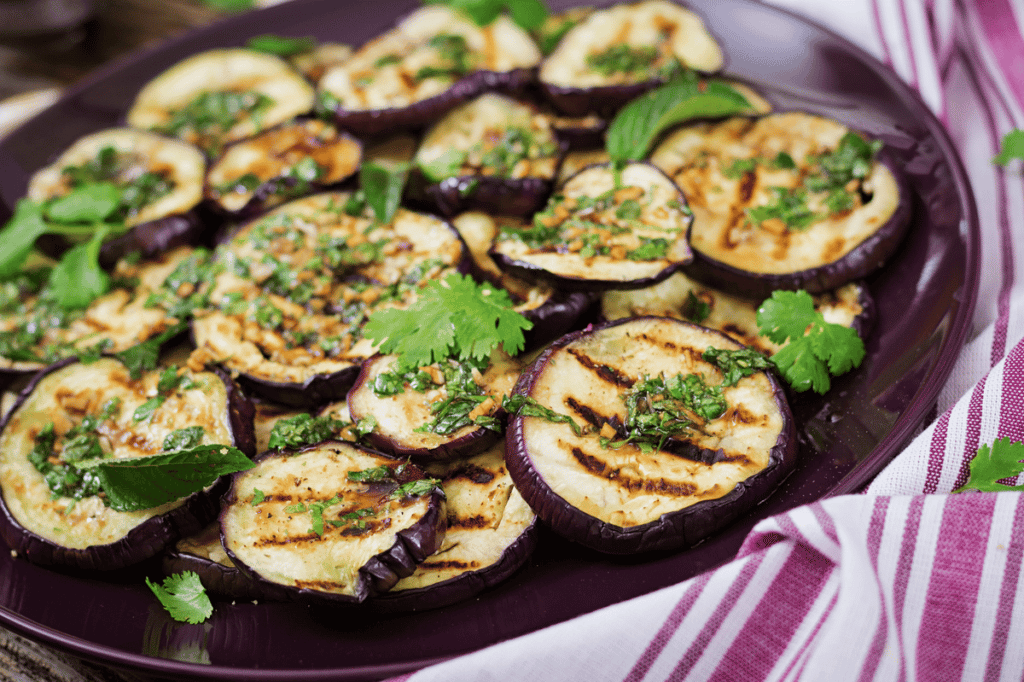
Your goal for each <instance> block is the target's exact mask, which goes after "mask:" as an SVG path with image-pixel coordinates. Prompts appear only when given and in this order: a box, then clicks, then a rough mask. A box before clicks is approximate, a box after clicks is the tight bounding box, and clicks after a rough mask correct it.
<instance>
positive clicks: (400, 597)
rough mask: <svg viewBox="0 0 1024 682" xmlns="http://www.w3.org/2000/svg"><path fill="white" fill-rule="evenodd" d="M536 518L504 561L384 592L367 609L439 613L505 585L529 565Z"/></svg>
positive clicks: (370, 600)
mask: <svg viewBox="0 0 1024 682" xmlns="http://www.w3.org/2000/svg"><path fill="white" fill-rule="evenodd" d="M538 527H539V526H538V522H537V519H536V517H535V518H534V520H533V523H532V524H531V525H530V527H529V528H528V529H526V531H524V532H523V533H521V534H520V535H519V537H518V538H516V540H515V542H513V543H512V544H511V545H509V546H508V547H506V548H505V551H504V552H503V553H502V555H501V559H500V560H499V561H497V562H496V563H493V564H491V565H490V566H488V567H486V568H483V569H480V570H478V571H471V572H468V573H463V574H462V575H459V576H457V577H455V578H451V579H449V580H445V581H444V582H441V583H436V584H434V585H428V586H427V587H419V588H416V589H411V590H402V591H400V592H385V593H384V594H381V595H379V596H377V597H374V598H372V599H367V600H366V602H365V604H366V606H367V607H368V608H371V609H373V610H374V611H377V612H380V613H408V612H411V611H426V610H428V609H439V608H441V607H443V606H449V605H450V604H455V603H457V602H461V601H465V600H467V599H470V598H472V597H474V596H476V595H478V594H480V593H481V592H483V591H484V590H486V589H489V588H491V587H494V586H495V585H497V584H499V583H501V582H504V581H505V580H506V579H508V578H509V577H510V576H511V575H512V574H513V573H515V572H516V571H518V570H519V569H520V568H521V567H522V566H523V564H525V563H526V561H527V559H529V557H530V555H532V554H533V550H534V549H535V548H536V546H537V533H538Z"/></svg>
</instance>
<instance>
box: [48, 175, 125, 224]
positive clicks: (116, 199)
mask: <svg viewBox="0 0 1024 682" xmlns="http://www.w3.org/2000/svg"><path fill="white" fill-rule="evenodd" d="M121 195H122V191H121V190H120V189H119V188H118V187H117V185H115V184H114V183H112V182H90V183H88V184H85V185H80V186H78V187H75V188H74V189H72V190H71V191H70V192H68V193H67V194H64V195H63V196H60V197H57V198H56V199H54V200H53V201H51V202H50V203H49V204H47V206H46V217H47V218H49V219H50V220H52V221H55V222H58V223H102V222H103V221H105V220H106V219H107V218H109V217H110V215H111V214H112V213H113V212H114V211H115V210H116V209H117V207H118V206H119V205H120V204H121Z"/></svg>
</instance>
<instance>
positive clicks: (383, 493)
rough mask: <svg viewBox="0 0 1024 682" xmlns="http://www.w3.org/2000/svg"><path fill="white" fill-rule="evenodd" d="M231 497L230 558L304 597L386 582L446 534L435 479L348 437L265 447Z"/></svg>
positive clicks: (328, 599) (225, 531) (353, 594)
mask: <svg viewBox="0 0 1024 682" xmlns="http://www.w3.org/2000/svg"><path fill="white" fill-rule="evenodd" d="M364 481H365V482H364ZM224 503H225V507H224V511H223V512H222V513H221V517H220V525H221V538H222V542H223V543H224V547H225V549H226V550H227V553H228V557H229V558H230V559H231V561H232V562H233V563H234V564H235V565H236V566H237V567H238V568H239V570H241V571H242V572H243V573H245V574H247V575H249V576H252V577H258V578H262V579H264V580H267V581H270V582H272V583H274V584H278V585H283V586H285V588H287V591H288V593H289V594H290V595H291V596H292V597H293V598H296V599H299V600H305V601H315V602H325V603H356V602H361V601H363V600H365V599H366V598H367V597H368V596H371V595H373V594H377V593H380V592H385V591H387V590H389V589H391V587H393V586H394V584H395V583H396V582H398V580H399V578H403V577H406V576H408V575H411V574H412V572H413V571H414V570H415V568H416V566H417V564H419V563H421V562H422V561H423V560H424V559H426V558H427V557H428V556H429V555H431V554H433V553H434V552H435V551H437V549H438V548H439V547H440V546H441V543H442V542H443V540H444V534H445V519H446V511H445V504H444V494H443V493H442V492H441V490H440V488H439V487H438V482H437V481H434V480H432V479H428V478H425V477H424V475H423V472H422V471H421V470H419V469H418V468H417V467H415V466H413V465H408V464H405V465H403V464H402V463H401V462H400V461H398V460H394V459H391V458H390V457H386V456H384V455H382V454H379V453H375V452H373V451H371V450H366V449H363V448H360V447H358V446H356V445H353V444H351V443H344V442H327V443H321V444H319V445H314V446H312V447H309V448H305V449H302V450H299V451H298V452H285V453H281V454H271V453H267V454H264V455H262V456H261V457H259V458H258V459H257V462H256V466H255V467H254V468H252V469H250V470H249V471H245V472H240V473H239V474H238V475H236V476H235V478H234V481H233V484H232V487H231V490H230V491H229V493H228V495H227V496H226V497H225V500H224Z"/></svg>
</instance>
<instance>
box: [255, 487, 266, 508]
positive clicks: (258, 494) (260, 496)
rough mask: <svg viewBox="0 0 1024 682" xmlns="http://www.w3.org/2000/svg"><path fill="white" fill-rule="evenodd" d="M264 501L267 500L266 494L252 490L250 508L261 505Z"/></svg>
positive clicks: (257, 489) (258, 490) (256, 489)
mask: <svg viewBox="0 0 1024 682" xmlns="http://www.w3.org/2000/svg"><path fill="white" fill-rule="evenodd" d="M265 499H267V495H266V493H264V492H263V491H262V490H260V489H259V488H253V489H252V506H254V507H255V506H256V505H258V504H262V503H263V500H265Z"/></svg>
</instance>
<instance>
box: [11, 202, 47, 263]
mask: <svg viewBox="0 0 1024 682" xmlns="http://www.w3.org/2000/svg"><path fill="white" fill-rule="evenodd" d="M46 230H47V226H46V222H45V221H44V220H43V209H42V206H40V205H39V204H37V203H35V202H34V201H29V200H28V199H20V200H19V201H18V204H17V206H16V207H15V209H14V215H13V216H12V217H11V219H10V221H8V223H7V225H6V226H5V227H4V229H3V231H2V232H0V277H11V276H13V275H15V274H17V272H18V269H19V268H20V267H21V265H22V263H24V262H25V259H26V258H28V254H29V253H30V252H31V251H32V245H33V244H35V241H36V239H37V238H38V237H39V236H40V235H41V234H43V233H44V232H46Z"/></svg>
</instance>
